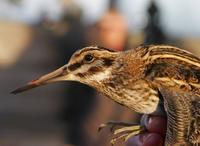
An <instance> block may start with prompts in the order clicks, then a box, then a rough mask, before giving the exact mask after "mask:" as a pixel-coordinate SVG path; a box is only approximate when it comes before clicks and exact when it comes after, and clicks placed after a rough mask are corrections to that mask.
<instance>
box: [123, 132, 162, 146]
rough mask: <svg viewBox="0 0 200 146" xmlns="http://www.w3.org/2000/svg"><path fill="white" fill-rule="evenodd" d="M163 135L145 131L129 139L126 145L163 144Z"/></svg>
mask: <svg viewBox="0 0 200 146" xmlns="http://www.w3.org/2000/svg"><path fill="white" fill-rule="evenodd" d="M163 141H164V139H163V137H162V136H160V135H159V134H156V133H144V134H139V135H137V136H134V137H132V138H130V139H128V141H127V143H126V146H162V145H163Z"/></svg>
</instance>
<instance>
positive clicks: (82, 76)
mask: <svg viewBox="0 0 200 146" xmlns="http://www.w3.org/2000/svg"><path fill="white" fill-rule="evenodd" d="M118 55H119V52H115V51H114V50H110V49H107V48H103V47H98V46H96V47H93V46H92V47H85V48H83V49H81V50H79V51H77V52H75V53H74V54H73V56H72V57H71V59H70V61H69V62H68V64H66V65H64V66H63V67H61V68H59V69H57V70H55V71H53V72H51V73H49V74H47V75H44V76H42V77H40V78H38V79H36V80H33V81H31V82H29V83H28V84H27V85H25V86H23V87H20V88H18V89H16V90H14V91H13V92H11V93H13V94H17V93H20V92H23V91H26V90H29V89H32V88H35V87H38V86H41V85H45V84H48V83H53V82H57V81H78V82H82V83H84V84H87V85H90V86H94V85H95V84H96V85H97V84H99V83H101V81H102V80H105V79H106V78H109V75H110V73H111V70H112V68H113V66H114V64H115V62H116V61H115V60H116V58H117V56H118Z"/></svg>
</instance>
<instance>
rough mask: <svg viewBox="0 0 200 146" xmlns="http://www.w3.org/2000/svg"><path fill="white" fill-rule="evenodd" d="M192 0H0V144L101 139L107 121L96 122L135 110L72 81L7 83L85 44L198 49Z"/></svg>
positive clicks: (97, 145) (86, 143)
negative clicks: (27, 86) (100, 128)
mask: <svg viewBox="0 0 200 146" xmlns="http://www.w3.org/2000/svg"><path fill="white" fill-rule="evenodd" d="M199 6H200V1H196V0H190V1H188V0H176V1H174V0H168V1H166V0H123V1H120V0H95V1H94V0H0V81H1V85H0V145H2V146H61V145H66V146H70V145H71V146H109V145H110V143H109V140H110V138H111V133H110V132H109V129H105V130H103V131H102V132H100V133H98V132H97V128H98V126H99V125H100V124H101V123H105V122H107V121H109V120H115V121H128V122H133V121H138V119H139V116H140V115H137V114H134V113H133V112H132V111H130V110H128V109H126V108H125V107H122V106H120V105H118V104H116V103H114V102H113V101H111V100H110V99H108V98H105V97H102V95H99V94H98V93H96V92H95V91H94V90H92V89H91V88H89V87H87V86H84V85H81V84H79V83H74V82H66V83H55V84H51V85H48V86H45V87H41V88H37V89H34V90H31V91H29V92H25V93H23V94H19V95H16V96H14V95H11V94H10V91H11V90H13V89H15V88H16V87H18V86H20V85H23V84H25V83H26V82H27V81H30V80H32V79H34V78H37V77H39V76H40V75H43V74H45V73H48V72H50V71H52V70H54V69H56V68H58V67H59V66H61V65H63V64H65V63H67V61H68V60H69V58H70V56H71V54H72V53H73V52H74V51H76V50H77V49H80V48H82V47H84V46H88V45H100V46H104V47H107V48H113V49H116V50H119V51H122V50H127V49H130V48H134V47H136V46H138V45H140V44H171V45H175V46H178V47H181V48H184V49H188V50H190V51H192V52H194V53H195V54H196V55H197V56H198V55H199V54H200V27H199V26H200V15H199V14H200V9H199ZM116 145H122V143H120V142H119V143H117V144H116Z"/></svg>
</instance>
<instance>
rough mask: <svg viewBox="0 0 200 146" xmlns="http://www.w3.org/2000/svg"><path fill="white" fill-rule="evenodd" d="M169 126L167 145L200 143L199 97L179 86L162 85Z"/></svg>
mask: <svg viewBox="0 0 200 146" xmlns="http://www.w3.org/2000/svg"><path fill="white" fill-rule="evenodd" d="M159 91H160V93H161V95H162V96H163V99H164V106H165V110H166V112H167V117H168V125H167V135H166V145H167V146H168V145H175V144H180V145H181V144H182V145H187V146H188V145H192V144H196V143H200V100H199V101H197V100H194V99H198V98H199V97H197V96H198V95H195V94H193V93H192V92H185V91H184V90H181V89H180V88H179V87H177V86H173V87H169V86H164V85H160V87H159Z"/></svg>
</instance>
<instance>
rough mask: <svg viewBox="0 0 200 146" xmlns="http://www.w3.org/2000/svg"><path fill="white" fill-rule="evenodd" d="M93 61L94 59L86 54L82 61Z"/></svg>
mask: <svg viewBox="0 0 200 146" xmlns="http://www.w3.org/2000/svg"><path fill="white" fill-rule="evenodd" d="M93 59H94V57H93V56H92V55H91V54H87V55H85V57H84V61H85V62H87V63H89V62H92V61H93Z"/></svg>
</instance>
